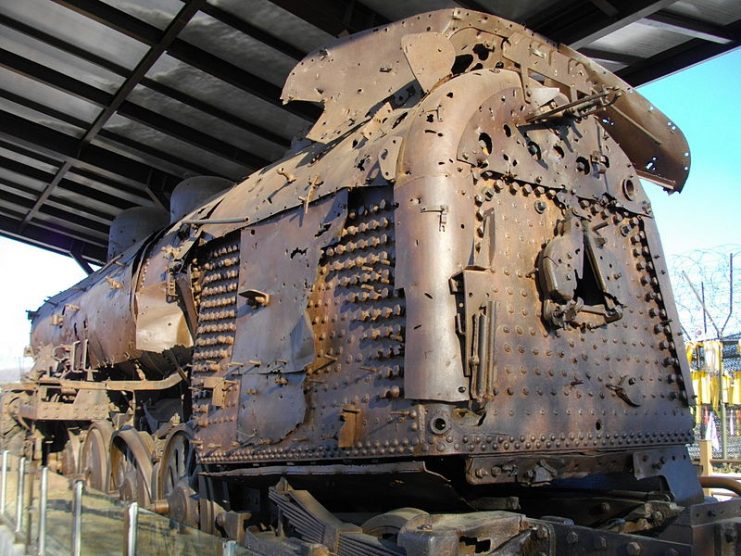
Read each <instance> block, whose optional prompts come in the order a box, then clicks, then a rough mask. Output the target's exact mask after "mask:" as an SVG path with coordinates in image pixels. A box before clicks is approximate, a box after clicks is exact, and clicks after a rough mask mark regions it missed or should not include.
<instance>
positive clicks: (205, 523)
mask: <svg viewBox="0 0 741 556" xmlns="http://www.w3.org/2000/svg"><path fill="white" fill-rule="evenodd" d="M283 98H284V100H285V101H286V102H290V101H311V102H316V103H321V105H322V106H323V112H322V114H321V116H320V117H319V119H318V120H317V121H316V122H315V123H314V125H313V127H311V129H310V130H309V131H308V132H307V133H306V134H305V136H303V137H301V138H299V139H298V140H296V141H295V143H294V146H293V147H292V149H291V150H290V151H289V152H288V153H287V154H286V155H285V157H284V158H283V159H281V160H280V161H278V162H276V163H275V164H273V165H272V166H269V167H267V168H264V169H262V170H260V171H258V172H256V173H254V174H252V175H251V176H249V177H248V178H247V179H246V180H244V181H243V182H242V183H239V184H236V185H234V186H232V187H230V188H229V189H228V190H226V191H223V192H220V193H217V194H216V195H215V196H213V197H211V198H210V199H207V200H204V201H203V202H199V203H195V205H196V206H193V203H191V207H190V209H191V210H189V212H188V213H187V214H185V215H182V216H181V217H179V218H175V219H174V220H173V221H172V222H171V223H170V224H169V225H165V226H163V227H161V228H160V229H158V230H156V231H154V232H153V233H151V234H149V235H146V237H141V238H140V237H139V236H138V235H137V234H134V236H133V238H134V239H133V241H134V243H133V245H131V246H130V247H127V248H126V249H125V250H123V251H122V252H119V253H115V252H114V253H113V256H112V258H111V260H110V261H109V262H108V263H107V264H106V265H105V266H103V267H102V268H101V269H100V270H98V271H97V272H95V273H93V274H91V275H90V276H89V277H88V278H86V279H85V280H83V281H82V282H80V283H78V284H77V285H75V286H74V287H72V288H71V289H69V290H67V291H65V292H62V293H60V294H58V295H56V296H54V297H52V298H51V299H49V300H48V301H47V302H46V303H45V304H44V305H43V306H42V307H40V308H39V309H38V311H36V312H35V313H34V314H33V330H32V349H33V353H34V357H35V365H34V367H33V369H32V371H31V372H30V373H29V376H28V377H27V379H26V380H25V381H24V382H23V383H21V384H18V385H14V387H13V388H11V389H10V390H9V391H7V392H6V393H5V394H4V396H3V398H2V407H3V421H4V426H3V431H4V434H5V440H6V442H7V443H10V444H12V445H14V446H15V447H16V448H17V449H19V450H21V449H22V450H25V452H26V454H27V455H28V456H30V457H34V458H36V459H38V460H44V461H46V462H48V463H49V464H50V465H54V466H56V467H57V469H59V471H60V472H63V473H65V474H68V475H71V476H82V477H84V478H85V480H86V481H87V483H88V484H89V486H90V487H92V488H95V489H98V490H101V491H104V492H113V493H117V494H119V495H120V496H121V497H123V498H125V499H134V500H138V501H139V503H140V504H142V505H144V506H146V507H149V508H151V509H153V510H155V511H157V512H160V513H165V514H169V515H171V516H172V517H173V518H175V519H177V520H178V521H181V522H183V523H185V524H188V525H192V526H198V527H201V528H202V529H204V530H207V531H210V532H214V533H219V534H224V535H227V536H230V537H232V538H235V539H237V540H239V542H241V543H243V544H244V545H245V546H248V547H251V548H252V549H253V550H255V551H257V552H264V553H269V554H338V555H343V556H344V555H355V554H374V555H390V554H408V555H422V554H430V555H432V554H451V555H454V554H474V553H475V554H488V553H492V554H494V553H496V554H538V553H542V554H567V553H569V554H570V553H592V552H595V553H596V552H607V553H613V554H649V553H650V554H689V553H692V552H693V549H694V550H704V549H705V548H706V547H710V548H708V550H711V551H712V550H715V552H714V553H715V554H731V553H733V551H734V550H738V548H739V544H738V543H739V541H738V540H736V539H737V538H741V537H738V535H736V531H737V529H736V528H738V527H739V520H738V516H739V515H740V514H739V504H738V503H736V502H726V503H718V502H714V501H706V500H705V499H704V497H703V492H702V490H701V487H700V483H699V481H698V478H697V473H696V471H695V469H694V468H693V466H692V463H691V460H690V458H689V456H688V452H687V449H686V444H687V443H690V442H691V441H692V428H693V419H692V417H691V415H690V412H689V405H690V402H691V400H692V398H693V393H692V383H691V380H690V377H689V369H688V365H687V361H686V359H685V357H684V355H683V353H684V349H683V345H682V338H681V335H680V331H679V330H680V327H679V320H678V316H677V313H676V309H675V305H674V301H673V299H672V292H671V287H670V284H669V280H668V274H667V269H666V261H665V259H664V256H663V253H662V250H661V244H660V242H659V237H658V234H657V229H656V225H655V221H654V218H653V214H652V211H651V205H650V203H649V201H648V199H647V197H646V195H645V192H644V190H643V184H642V181H641V180H642V179H646V180H649V181H652V182H655V183H657V184H659V185H660V186H661V187H663V188H664V189H666V190H667V191H669V192H679V191H681V189H682V186H683V185H684V182H685V180H686V177H687V174H688V171H689V164H690V161H689V152H688V146H687V143H686V141H685V139H684V136H683V135H682V133H681V132H680V130H679V129H677V127H676V126H675V125H674V124H673V123H672V122H671V121H670V120H669V119H667V117H666V116H664V115H663V114H662V113H661V112H660V111H659V110H658V109H657V108H655V107H653V106H651V105H650V103H649V102H648V101H647V100H646V99H644V98H643V97H642V96H641V95H640V94H639V93H638V92H636V91H635V90H633V89H632V88H631V87H630V86H628V85H627V84H626V83H624V82H623V81H621V80H620V79H619V78H617V77H616V76H615V75H613V74H611V73H610V72H608V71H606V70H605V69H603V68H602V67H600V66H599V65H597V64H595V63H594V62H592V61H590V60H589V59H587V58H585V57H584V56H582V55H580V54H579V53H577V52H575V51H573V50H571V49H569V48H568V47H566V46H564V45H557V44H554V43H552V42H549V41H548V40H547V39H545V38H543V37H540V36H537V35H535V34H533V33H532V32H530V31H528V30H526V29H525V28H523V27H521V26H519V25H517V24H514V23H511V22H508V21H505V20H502V19H499V18H497V17H494V16H491V15H486V14H482V13H477V12H471V11H466V10H461V9H455V10H443V11H438V12H433V13H428V14H423V15H419V16H416V17H413V18H409V19H406V20H403V21H400V22H397V23H393V24H389V25H387V26H384V27H379V28H377V29H373V30H370V31H367V32H364V33H360V34H358V35H354V36H351V37H347V38H343V39H340V40H338V41H337V42H335V43H334V44H331V45H329V46H327V47H326V48H324V49H321V50H318V51H316V52H314V53H312V54H310V55H308V56H307V57H306V58H305V59H304V60H303V61H301V62H300V63H299V64H298V65H297V66H296V68H295V69H294V70H293V72H292V73H291V74H290V76H289V78H288V80H287V82H286V84H285V87H284V89H283ZM150 221H151V220H150ZM124 243H125V242H124ZM708 512H712V516H711V514H710V513H708ZM723 532H725V533H728V532H733V533H734V536H733V540H728V539H730V538H731V536H729V534H725V533H724V534H721V533H723ZM712 547H714V548H712ZM724 551H725V552H724ZM708 553H709V552H708Z"/></svg>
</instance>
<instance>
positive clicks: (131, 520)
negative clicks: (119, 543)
mask: <svg viewBox="0 0 741 556" xmlns="http://www.w3.org/2000/svg"><path fill="white" fill-rule="evenodd" d="M138 527H139V504H137V503H136V502H132V503H131V504H129V505H128V506H127V507H126V511H125V512H124V535H125V536H124V550H123V553H124V556H136V542H137V533H138V531H137V528H138Z"/></svg>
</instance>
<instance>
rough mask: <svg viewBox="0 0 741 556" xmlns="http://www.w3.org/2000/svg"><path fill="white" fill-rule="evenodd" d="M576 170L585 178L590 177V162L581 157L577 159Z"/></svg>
mask: <svg viewBox="0 0 741 556" xmlns="http://www.w3.org/2000/svg"><path fill="white" fill-rule="evenodd" d="M576 169H577V170H579V172H581V173H582V174H584V175H585V176H588V175H589V161H588V160H587V159H586V158H584V157H583V156H580V157H579V158H577V159H576Z"/></svg>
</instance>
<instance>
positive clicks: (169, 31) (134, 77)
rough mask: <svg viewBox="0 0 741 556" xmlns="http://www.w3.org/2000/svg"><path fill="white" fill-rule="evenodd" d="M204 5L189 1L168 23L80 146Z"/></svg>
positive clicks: (89, 137)
mask: <svg viewBox="0 0 741 556" xmlns="http://www.w3.org/2000/svg"><path fill="white" fill-rule="evenodd" d="M205 3H206V0H189V1H188V2H187V3H186V4H185V5H184V6H183V7H182V9H181V10H180V11H179V12H178V13H177V15H176V16H175V17H174V18H173V19H172V21H170V23H169V25H168V26H167V28H166V29H165V32H164V33H162V37H160V39H159V41H157V42H156V43H154V44H153V45H151V47H150V49H149V50H148V51H147V53H146V54H145V55H144V57H142V59H141V60H139V63H138V64H137V65H136V67H135V68H134V71H133V72H131V74H130V75H129V76H128V77H127V78H126V81H124V83H123V84H122V85H121V86H120V87H119V88H118V90H117V91H116V94H114V95H113V97H112V98H111V99H110V101H109V102H108V104H106V106H105V108H104V109H103V111H102V112H101V113H100V114H99V115H98V117H97V118H96V119H95V121H94V122H93V125H91V126H90V127H89V128H88V130H87V131H86V132H85V135H84V136H83V137H82V139H80V144H81V145H82V146H84V145H87V144H88V143H90V141H92V140H93V138H94V137H95V135H96V134H97V133H98V131H100V129H102V128H103V126H104V125H105V124H106V122H108V120H109V119H110V118H111V116H113V114H115V113H116V111H117V110H118V109H119V107H120V106H121V105H122V104H123V103H124V102H125V101H126V97H128V96H129V93H131V91H133V90H134V87H136V86H137V85H138V84H139V82H140V81H141V80H142V78H143V77H144V76H145V75H146V74H147V72H148V71H149V70H150V69H151V68H152V66H153V65H154V64H155V63H156V62H157V60H158V59H159V57H160V56H161V55H162V54H163V53H164V52H165V51H166V50H167V49H168V47H169V46H170V45H171V44H172V43H173V42H174V41H175V39H176V38H177V36H178V33H180V31H182V30H183V29H184V28H185V26H186V25H187V24H188V22H189V21H190V20H191V19H192V18H193V16H194V15H195V14H196V12H198V10H199V9H200V7H201V6H202V5H203V4H205Z"/></svg>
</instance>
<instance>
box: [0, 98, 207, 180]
mask: <svg viewBox="0 0 741 556" xmlns="http://www.w3.org/2000/svg"><path fill="white" fill-rule="evenodd" d="M0 98H6V99H8V100H10V101H12V102H15V103H16V104H19V105H21V106H25V107H26V108H31V109H32V110H36V111H37V112H40V113H41V114H46V115H47V116H51V117H52V118H56V119H58V120H60V121H62V122H66V123H68V124H70V125H73V126H75V127H79V128H80V129H85V127H86V126H87V125H88V124H87V122H85V121H83V120H80V119H78V118H75V117H74V116H70V115H69V114H66V113H65V112H61V111H59V110H56V109H54V108H51V107H49V106H46V105H44V104H39V103H37V102H34V101H32V100H30V99H28V98H26V97H21V96H18V95H16V94H15V93H11V92H10V91H6V90H4V89H2V88H0ZM98 137H103V138H105V139H108V140H110V141H114V142H116V143H120V144H121V145H125V146H127V147H129V148H132V149H135V150H137V151H139V152H141V153H144V154H147V155H148V156H151V157H152V158H155V159H157V160H162V161H164V162H168V163H169V164H171V165H173V166H177V167H179V168H181V169H182V174H183V175H185V174H186V170H189V171H191V172H195V173H196V174H209V175H211V174H213V173H214V172H213V170H211V169H206V168H204V167H202V166H199V165H197V164H194V163H192V162H190V161H186V160H183V159H182V158H179V157H177V156H174V155H171V154H170V153H166V152H164V151H160V150H158V149H155V148H154V147H150V146H149V145H145V144H144V143H139V142H138V141H134V140H133V139H129V138H127V137H123V136H121V135H117V134H115V133H113V132H111V131H108V130H107V129H101V130H100V132H98ZM32 156H35V157H36V158H38V156H39V155H38V154H34V155H32ZM51 163H52V164H55V165H58V164H59V161H58V160H55V161H52V162H51ZM153 166H156V164H153ZM162 171H163V172H164V173H166V174H169V171H168V170H166V169H163V170H162ZM172 177H175V176H172Z"/></svg>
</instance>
